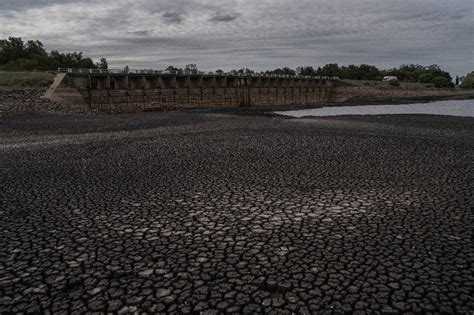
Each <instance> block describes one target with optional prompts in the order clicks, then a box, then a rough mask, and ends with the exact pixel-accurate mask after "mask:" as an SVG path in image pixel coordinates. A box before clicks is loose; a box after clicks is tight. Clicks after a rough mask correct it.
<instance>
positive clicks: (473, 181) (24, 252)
mask: <svg viewBox="0 0 474 315" xmlns="http://www.w3.org/2000/svg"><path fill="white" fill-rule="evenodd" d="M0 134H1V135H2V137H1V138H0V164H1V165H2V167H1V169H0V175H1V178H2V181H1V182H0V313H1V314H9V313H18V312H31V313H48V312H49V313H76V314H80V313H84V312H97V313H103V312H110V313H120V314H123V313H137V312H139V313H142V312H148V313H153V314H154V313H199V312H203V313H204V314H215V313H280V314H285V313H287V314H290V313H299V314H305V313H328V314H330V313H335V314H343V313H353V312H356V311H358V310H365V311H369V312H370V311H373V312H375V313H388V314H392V313H393V314H396V313H410V312H412V313H461V314H462V313H465V314H468V313H469V312H470V311H472V310H474V298H473V296H474V247H473V234H472V233H473V232H472V230H473V227H474V215H473V211H472V208H473V206H474V202H473V191H474V178H473V173H474V169H473V168H474V166H473V162H472V157H473V153H474V144H473V140H472V139H473V137H474V119H470V118H453V117H436V116H374V117H352V118H351V117H345V118H344V117H341V118H337V119H335V118H331V119H310V118H305V119H287V118H282V117H265V116H251V115H246V116H240V115H231V114H218V113H205V112H194V113H193V112H184V113H179V112H175V113H173V112H171V113H144V114H137V115H121V116H103V115H98V116H81V115H47V114H41V115H40V114H38V115H11V116H7V117H2V120H1V123H0Z"/></svg>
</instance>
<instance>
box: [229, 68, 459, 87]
mask: <svg viewBox="0 0 474 315" xmlns="http://www.w3.org/2000/svg"><path fill="white" fill-rule="evenodd" d="M231 72H237V73H254V71H252V70H250V69H240V70H232V71H231ZM263 73H266V74H289V75H295V74H300V75H306V76H326V77H339V78H341V79H343V80H363V81H381V80H382V79H383V77H384V76H395V77H397V78H398V80H399V81H401V82H412V83H415V82H418V83H425V84H433V85H434V86H436V87H454V83H453V82H452V77H451V75H450V74H449V73H448V72H446V71H443V70H441V68H440V67H439V66H437V65H431V66H421V65H402V66H400V67H399V68H394V69H388V70H380V69H378V68H377V67H375V66H371V65H365V64H362V65H349V66H339V65H338V64H337V63H331V64H327V65H325V66H324V67H319V68H317V69H315V68H313V67H308V66H305V67H298V68H296V69H295V70H293V69H290V68H281V69H275V70H272V71H265V72H263Z"/></svg>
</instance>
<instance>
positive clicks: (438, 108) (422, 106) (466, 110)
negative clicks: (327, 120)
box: [275, 100, 474, 117]
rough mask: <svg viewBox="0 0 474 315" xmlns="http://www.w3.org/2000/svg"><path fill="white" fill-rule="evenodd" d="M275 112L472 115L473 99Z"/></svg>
mask: <svg viewBox="0 0 474 315" xmlns="http://www.w3.org/2000/svg"><path fill="white" fill-rule="evenodd" d="M275 113H276V114H280V115H285V116H292V117H305V116H317V117H322V116H342V115H387V114H388V115H397V114H428V115H445V116H462V117H474V100H462V101H439V102H432V103H416V104H401V105H364V106H335V107H323V108H314V109H302V110H291V111H278V112H275Z"/></svg>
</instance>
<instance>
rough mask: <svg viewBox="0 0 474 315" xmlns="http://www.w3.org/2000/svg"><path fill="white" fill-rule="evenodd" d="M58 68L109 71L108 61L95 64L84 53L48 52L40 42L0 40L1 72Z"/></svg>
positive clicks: (17, 38)
mask: <svg viewBox="0 0 474 315" xmlns="http://www.w3.org/2000/svg"><path fill="white" fill-rule="evenodd" d="M58 68H88V69H107V68H108V65H107V60H106V59H105V58H102V59H100V61H99V62H98V63H94V61H93V60H92V59H91V58H86V57H84V56H83V55H82V52H72V53H60V52H59V51H57V50H52V51H51V52H49V53H48V52H47V51H46V50H45V48H44V46H43V43H41V42H40V41H38V40H29V41H27V42H24V41H23V40H22V39H21V38H20V37H9V38H8V39H2V40H0V70H56V69H58Z"/></svg>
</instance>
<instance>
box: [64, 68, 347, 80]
mask: <svg viewBox="0 0 474 315" xmlns="http://www.w3.org/2000/svg"><path fill="white" fill-rule="evenodd" d="M57 72H58V73H69V74H99V75H100V74H144V75H147V74H148V75H184V76H193V75H196V76H222V77H242V78H289V79H314V80H331V81H338V80H340V79H339V77H328V76H307V75H289V74H273V73H272V74H269V73H241V72H232V71H231V72H220V71H186V70H152V69H141V70H137V69H130V70H127V71H125V70H120V69H81V68H59V69H58V71H57Z"/></svg>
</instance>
